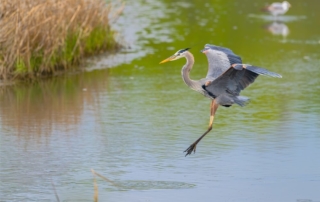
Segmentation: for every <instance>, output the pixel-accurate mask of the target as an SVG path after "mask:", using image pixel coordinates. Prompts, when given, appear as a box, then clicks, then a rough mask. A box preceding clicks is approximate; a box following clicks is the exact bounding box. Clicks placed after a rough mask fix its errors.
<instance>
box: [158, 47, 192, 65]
mask: <svg viewBox="0 0 320 202" xmlns="http://www.w3.org/2000/svg"><path fill="white" fill-rule="evenodd" d="M189 49H190V48H185V49H181V50H178V51H177V52H176V53H175V54H174V55H172V56H170V57H168V58H167V59H164V60H162V61H161V62H160V63H159V64H162V63H165V62H169V61H174V60H178V59H180V58H183V57H185V54H186V52H187V51H188V50H189Z"/></svg>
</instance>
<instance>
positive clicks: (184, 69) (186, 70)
mask: <svg viewBox="0 0 320 202" xmlns="http://www.w3.org/2000/svg"><path fill="white" fill-rule="evenodd" d="M185 57H186V59H187V63H186V64H185V65H184V66H183V67H182V70H181V74H182V79H183V81H184V82H185V83H186V84H187V85H188V86H189V87H190V88H194V87H195V81H194V80H191V79H190V77H189V74H190V71H191V69H192V67H193V64H194V57H193V55H192V54H191V53H190V52H186V54H185Z"/></svg>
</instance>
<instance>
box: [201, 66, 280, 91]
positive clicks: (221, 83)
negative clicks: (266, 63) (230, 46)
mask: <svg viewBox="0 0 320 202" xmlns="http://www.w3.org/2000/svg"><path fill="white" fill-rule="evenodd" d="M259 75H266V76H271V77H278V78H281V77H282V76H281V75H280V74H277V73H274V72H270V71H268V70H266V69H264V68H261V67H256V66H251V65H245V64H234V65H232V66H231V67H230V68H229V69H228V70H227V71H225V72H224V73H223V74H222V75H221V76H220V77H218V78H217V79H215V80H214V81H212V82H211V83H210V84H209V85H207V86H206V85H204V86H202V87H203V89H204V90H206V91H207V92H208V93H209V95H211V96H213V97H217V96H219V95H221V94H223V93H226V92H227V93H229V94H232V95H236V96H237V95H239V94H240V92H241V90H243V89H245V88H246V87H247V86H249V85H250V84H251V83H253V82H254V80H255V79H256V78H257V77H258V76H259Z"/></svg>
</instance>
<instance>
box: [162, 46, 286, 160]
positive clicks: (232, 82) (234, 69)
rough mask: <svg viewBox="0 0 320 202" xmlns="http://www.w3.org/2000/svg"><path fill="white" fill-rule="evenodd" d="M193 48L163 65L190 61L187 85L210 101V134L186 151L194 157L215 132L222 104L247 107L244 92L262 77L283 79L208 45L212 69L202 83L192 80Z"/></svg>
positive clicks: (185, 74) (185, 72)
mask: <svg viewBox="0 0 320 202" xmlns="http://www.w3.org/2000/svg"><path fill="white" fill-rule="evenodd" d="M188 50H189V48H186V49H181V50H179V51H177V52H176V53H175V54H174V55H172V56H171V57H169V58H167V59H165V60H163V61H161V62H160V64H161V63H165V62H169V61H173V60H177V59H180V58H186V59H187V63H186V64H185V65H184V66H183V67H182V70H181V74H182V79H183V80H184V82H185V83H186V84H187V85H188V86H189V87H190V88H191V89H192V90H195V91H197V92H199V93H201V94H202V95H204V96H206V97H208V98H210V99H211V100H212V101H211V106H210V121H209V127H208V129H207V131H206V132H205V133H204V134H203V135H201V136H200V137H199V138H198V139H197V140H196V141H195V142H194V143H192V144H191V145H190V146H189V147H188V148H187V149H186V150H185V151H184V152H187V153H186V156H187V155H190V154H191V153H192V151H193V152H195V151H196V146H197V144H198V143H199V142H200V140H201V139H202V138H203V137H204V136H205V135H206V134H208V133H209V132H210V131H211V129H212V124H213V120H214V115H215V113H216V111H217V109H218V106H219V105H222V106H224V107H230V106H231V105H233V104H234V103H236V104H238V105H240V106H244V105H245V104H246V103H247V102H248V101H249V99H248V98H246V97H244V96H240V92H241V90H243V89H245V88H246V87H247V86H248V85H249V84H251V83H253V82H254V80H255V79H256V78H257V77H258V75H267V76H271V77H278V78H281V77H282V76H281V75H280V74H277V73H274V72H270V71H268V70H266V69H263V68H260V67H256V66H252V65H248V64H242V61H241V58H240V57H239V56H237V55H235V54H234V53H233V52H232V51H231V50H230V49H228V48H224V47H219V46H215V45H210V44H206V45H205V48H204V49H203V50H201V52H202V53H204V54H206V56H207V58H208V62H209V68H208V73H207V76H206V78H203V79H200V80H198V81H196V80H191V79H190V77H189V73H190V70H191V69H192V67H193V64H194V57H193V55H192V54H191V53H190V52H189V51H188Z"/></svg>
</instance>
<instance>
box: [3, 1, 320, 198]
mask: <svg viewBox="0 0 320 202" xmlns="http://www.w3.org/2000/svg"><path fill="white" fill-rule="evenodd" d="M290 3H291V4H292V6H293V7H292V8H291V10H290V11H289V12H288V14H287V15H286V16H283V17H281V19H282V22H277V23H273V22H272V19H270V17H269V16H267V15H265V14H262V13H260V11H259V9H260V7H262V6H263V5H265V2H263V1H262V0H259V1H255V2H254V3H252V1H249V0H247V1H241V3H239V2H238V3H237V2H232V1H223V2H222V1H218V0H216V1H211V2H210V3H200V2H199V1H188V2H181V1H175V2H172V1H135V2H134V3H133V2H130V3H129V2H128V3H127V5H126V9H125V13H124V16H122V17H121V18H120V19H119V24H117V26H116V28H117V29H118V30H120V32H122V33H124V34H123V38H124V40H125V41H127V42H128V44H129V45H130V47H131V49H128V50H125V51H124V52H122V53H119V54H116V55H113V56H112V57H103V56H100V57H97V58H94V59H93V60H92V61H91V63H92V64H90V65H89V67H88V68H87V71H86V72H84V73H79V74H66V75H64V76H60V77H55V78H52V79H46V80H40V81H37V82H33V83H20V84H16V85H9V86H3V87H2V88H1V96H0V134H1V135H0V140H1V142H0V152H1V156H0V159H1V167H0V179H1V184H0V191H1V192H0V201H56V199H55V194H54V188H53V185H52V184H54V187H55V189H56V191H57V193H58V196H59V198H60V200H61V201H92V200H93V193H94V188H93V186H94V176H93V174H92V173H91V171H90V170H91V169H94V170H95V171H96V172H97V173H99V174H101V175H103V176H105V177H107V178H108V179H109V180H112V181H113V182H114V183H115V184H112V183H110V182H107V181H104V180H103V179H102V178H100V177H96V180H97V185H98V189H99V201H139V202H140V201H185V202H189V201H190V202H191V201H237V202H238V201H240V202H242V201H243V202H247V201H252V202H257V201H262V202H269V201H283V202H286V201H288V202H289V201H299V202H301V201H308V202H311V201H312V202H318V201H320V193H319V187H320V169H319V168H320V162H319V160H318V157H319V155H320V146H319V145H320V126H319V123H320V104H319V103H320V96H319V92H320V87H319V86H320V80H319V78H320V73H319V64H320V54H319V45H320V37H319V36H320V26H319V21H318V19H319V17H320V16H319V12H318V10H317V8H318V6H319V4H320V2H318V1H316V0H309V1H305V2H301V1H298V0H295V1H294V0H291V1H290ZM272 24H275V25H277V26H278V25H279V24H280V25H282V27H286V28H285V29H286V30H287V31H286V32H282V31H281V30H280V32H279V33H280V34H274V33H272V32H270V31H268V30H269V29H267V27H268V26H272ZM279 27H281V26H279ZM278 29H280V28H278ZM283 33H287V34H283ZM205 43H212V44H216V45H222V46H226V47H229V48H231V49H232V50H234V52H235V53H237V54H239V55H241V56H242V58H243V61H244V62H245V63H250V64H255V65H258V66H262V67H266V68H268V69H270V70H272V71H275V72H278V73H280V74H282V75H283V78H282V79H274V78H267V77H259V78H258V79H257V80H256V82H255V83H254V84H253V85H251V86H250V87H249V88H247V89H246V90H245V91H243V93H242V94H243V95H244V96H248V97H250V98H251V102H250V104H249V105H248V106H246V107H244V108H241V107H238V106H233V107H231V108H219V109H218V112H217V116H216V119H215V123H214V129H213V131H212V132H211V133H210V134H209V135H208V136H206V137H205V138H204V139H203V140H202V141H201V143H200V144H199V145H198V147H197V152H196V154H192V155H191V156H188V157H184V153H183V151H184V150H185V149H186V148H187V147H188V146H189V145H190V144H191V143H192V142H193V141H194V140H195V139H196V138H198V137H199V136H200V135H201V134H202V133H203V132H204V131H205V130H206V127H207V124H208V121H209V104H210V101H209V100H207V99H206V98H204V97H202V96H201V95H200V94H197V93H195V92H193V91H191V90H190V89H188V88H187V87H186V86H185V84H184V83H183V81H182V80H181V76H180V69H181V67H182V65H183V64H184V61H183V60H179V61H175V62H170V63H166V64H162V65H159V64H158V63H159V62H160V61H161V60H162V59H164V58H166V57H168V56H170V55H172V54H173V53H174V52H176V51H177V50H178V49H181V48H186V47H190V46H191V47H192V49H191V52H193V53H194V56H195V58H196V63H195V67H194V69H193V70H192V72H191V77H192V78H194V79H199V78H202V77H203V76H204V75H205V74H206V68H207V61H206V57H205V56H204V55H203V54H202V53H200V52H199V50H200V49H202V47H203V45H204V44H205ZM108 67H112V68H108Z"/></svg>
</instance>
